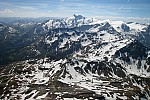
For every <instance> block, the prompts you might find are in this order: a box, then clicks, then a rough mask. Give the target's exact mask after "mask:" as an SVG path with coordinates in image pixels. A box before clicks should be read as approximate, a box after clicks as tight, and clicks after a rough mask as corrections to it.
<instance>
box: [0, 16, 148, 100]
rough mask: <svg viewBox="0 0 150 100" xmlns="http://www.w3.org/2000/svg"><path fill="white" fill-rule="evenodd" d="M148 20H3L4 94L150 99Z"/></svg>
mask: <svg viewBox="0 0 150 100" xmlns="http://www.w3.org/2000/svg"><path fill="white" fill-rule="evenodd" d="M149 48H150V24H141V23H136V22H125V21H113V20H101V19H100V18H98V17H83V16H81V15H73V16H72V17H68V18H60V19H58V18H57V19H55V18H51V19H49V20H43V21H40V22H38V21H32V20H31V21H29V20H28V21H26V20H24V21H19V20H17V21H14V22H10V23H5V22H1V23H0V99H2V100H150V49H149Z"/></svg>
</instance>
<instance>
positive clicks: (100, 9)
mask: <svg viewBox="0 0 150 100" xmlns="http://www.w3.org/2000/svg"><path fill="white" fill-rule="evenodd" d="M73 14H77V15H78V14H81V15H83V16H102V17H115V18H117V17H120V18H121V17H122V18H137V19H138V18H142V19H149V20H150V0H0V17H67V16H72V15H73Z"/></svg>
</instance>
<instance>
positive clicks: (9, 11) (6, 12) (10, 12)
mask: <svg viewBox="0 0 150 100" xmlns="http://www.w3.org/2000/svg"><path fill="white" fill-rule="evenodd" d="M12 13H14V11H12V10H10V9H5V10H0V15H6V14H12Z"/></svg>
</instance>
